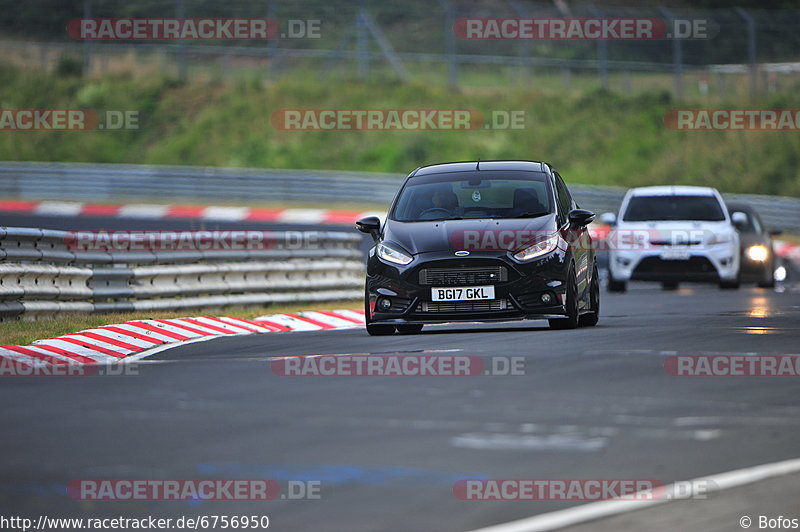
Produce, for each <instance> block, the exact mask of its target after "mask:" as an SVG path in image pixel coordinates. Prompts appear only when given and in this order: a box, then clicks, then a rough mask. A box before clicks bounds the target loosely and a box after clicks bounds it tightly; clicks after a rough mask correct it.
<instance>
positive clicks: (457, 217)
mask: <svg viewBox="0 0 800 532" xmlns="http://www.w3.org/2000/svg"><path fill="white" fill-rule="evenodd" d="M463 219H464V218H462V217H460V216H454V217H453V218H433V219H430V220H416V221H417V222H447V221H450V220H463Z"/></svg>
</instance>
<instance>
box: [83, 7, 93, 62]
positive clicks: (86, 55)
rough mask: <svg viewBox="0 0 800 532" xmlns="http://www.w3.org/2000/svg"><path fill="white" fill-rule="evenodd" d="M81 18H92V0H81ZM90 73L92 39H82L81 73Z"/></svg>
mask: <svg viewBox="0 0 800 532" xmlns="http://www.w3.org/2000/svg"><path fill="white" fill-rule="evenodd" d="M83 18H92V0H83ZM91 73H92V41H91V40H89V39H86V40H84V41H83V75H84V76H88V75H89V74H91Z"/></svg>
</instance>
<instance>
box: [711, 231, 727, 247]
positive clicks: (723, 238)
mask: <svg viewBox="0 0 800 532" xmlns="http://www.w3.org/2000/svg"><path fill="white" fill-rule="evenodd" d="M731 241H733V233H728V232H725V233H711V236H710V237H708V245H709V246H713V245H714V244H727V243H729V242H731Z"/></svg>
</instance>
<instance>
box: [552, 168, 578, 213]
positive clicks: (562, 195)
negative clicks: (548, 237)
mask: <svg viewBox="0 0 800 532" xmlns="http://www.w3.org/2000/svg"><path fill="white" fill-rule="evenodd" d="M554 175H555V178H556V190H557V191H558V210H559V217H560V218H561V223H565V222H566V221H567V215H568V214H569V211H571V210H572V209H573V203H574V202H573V201H572V196H571V195H570V193H569V190H567V185H565V184H564V180H563V179H561V176H560V175H558V172H555V174H554Z"/></svg>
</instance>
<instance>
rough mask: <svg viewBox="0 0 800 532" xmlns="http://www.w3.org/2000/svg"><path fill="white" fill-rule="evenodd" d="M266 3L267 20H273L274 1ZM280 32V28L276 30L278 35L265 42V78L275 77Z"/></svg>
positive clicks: (267, 0) (268, 0)
mask: <svg viewBox="0 0 800 532" xmlns="http://www.w3.org/2000/svg"><path fill="white" fill-rule="evenodd" d="M265 1H266V3H267V18H268V19H271V20H275V18H276V17H275V0H265ZM280 36H281V32H280V27H279V28H278V34H277V35H274V36H272V38H271V39H268V40H267V77H268V78H272V76H276V77H277V68H275V66H276V65H275V64H274V63H276V62H277V57H276V52H277V48H278V39H280Z"/></svg>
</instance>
